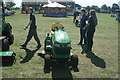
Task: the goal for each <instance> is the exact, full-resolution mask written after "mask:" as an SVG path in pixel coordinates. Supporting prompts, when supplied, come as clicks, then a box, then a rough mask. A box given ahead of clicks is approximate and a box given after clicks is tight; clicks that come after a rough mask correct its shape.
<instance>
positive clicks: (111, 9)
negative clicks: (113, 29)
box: [86, 3, 120, 14]
mask: <svg viewBox="0 0 120 80" xmlns="http://www.w3.org/2000/svg"><path fill="white" fill-rule="evenodd" d="M86 9H87V10H88V11H90V10H91V9H94V10H95V11H96V12H98V13H113V14H115V13H116V10H117V9H120V8H119V6H118V4H116V3H114V4H112V7H110V6H107V5H106V4H104V5H102V6H101V8H100V7H98V6H96V5H92V6H87V7H86Z"/></svg>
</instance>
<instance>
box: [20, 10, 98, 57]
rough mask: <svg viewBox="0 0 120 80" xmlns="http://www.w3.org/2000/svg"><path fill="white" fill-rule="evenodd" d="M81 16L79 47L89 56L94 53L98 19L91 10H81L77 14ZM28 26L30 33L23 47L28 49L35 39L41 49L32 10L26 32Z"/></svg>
mask: <svg viewBox="0 0 120 80" xmlns="http://www.w3.org/2000/svg"><path fill="white" fill-rule="evenodd" d="M79 15H80V17H79V18H80V25H79V27H80V41H79V43H78V45H81V47H82V49H83V50H82V52H81V53H82V54H83V53H86V54H87V55H89V54H90V53H92V46H93V37H94V33H95V28H96V26H97V17H96V13H95V11H94V10H90V11H89V12H86V10H85V9H81V10H80V12H79V13H77V16H79ZM77 16H76V15H74V19H73V22H74V21H75V18H76V17H77ZM28 26H30V28H29V33H28V36H27V39H26V41H25V43H24V44H23V45H21V46H22V47H26V46H27V44H28V42H29V41H30V40H31V38H32V37H34V38H35V40H36V41H37V43H38V46H37V47H39V48H40V47H41V43H40V40H39V38H38V36H37V31H36V28H37V26H36V19H35V16H34V12H33V10H32V9H31V12H30V22H29V24H28V25H27V27H25V29H24V30H26V29H27V28H28ZM83 41H84V42H83Z"/></svg>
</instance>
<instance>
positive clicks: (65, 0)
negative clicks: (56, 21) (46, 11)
mask: <svg viewBox="0 0 120 80" xmlns="http://www.w3.org/2000/svg"><path fill="white" fill-rule="evenodd" d="M50 1H52V2H74V1H73V0H50Z"/></svg>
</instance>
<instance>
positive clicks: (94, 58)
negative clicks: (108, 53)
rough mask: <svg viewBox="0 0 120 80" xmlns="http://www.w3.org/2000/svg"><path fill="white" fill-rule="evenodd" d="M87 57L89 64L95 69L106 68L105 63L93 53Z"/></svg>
mask: <svg viewBox="0 0 120 80" xmlns="http://www.w3.org/2000/svg"><path fill="white" fill-rule="evenodd" d="M87 57H88V58H90V59H91V62H92V63H93V64H94V65H95V66H96V67H100V68H106V63H105V61H104V60H103V59H102V58H100V57H98V56H96V55H95V53H88V54H87Z"/></svg>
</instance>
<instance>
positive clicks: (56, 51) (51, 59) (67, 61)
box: [44, 23, 78, 72]
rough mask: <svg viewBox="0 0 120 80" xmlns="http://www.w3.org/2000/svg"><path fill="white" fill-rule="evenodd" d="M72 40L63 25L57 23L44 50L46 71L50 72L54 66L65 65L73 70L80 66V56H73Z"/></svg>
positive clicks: (48, 36)
mask: <svg viewBox="0 0 120 80" xmlns="http://www.w3.org/2000/svg"><path fill="white" fill-rule="evenodd" d="M71 49H72V48H71V40H70V38H69V36H68V34H67V32H65V30H64V27H63V25H62V24H61V23H55V24H53V25H52V27H51V32H50V33H48V34H47V35H46V38H45V43H44V50H45V53H46V54H45V57H44V59H45V65H44V70H45V72H46V70H50V68H51V66H52V64H55V63H57V64H61V63H62V64H64V65H67V66H71V67H72V68H73V69H75V68H77V66H78V56H77V55H73V54H72V53H71V52H70V51H71Z"/></svg>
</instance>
